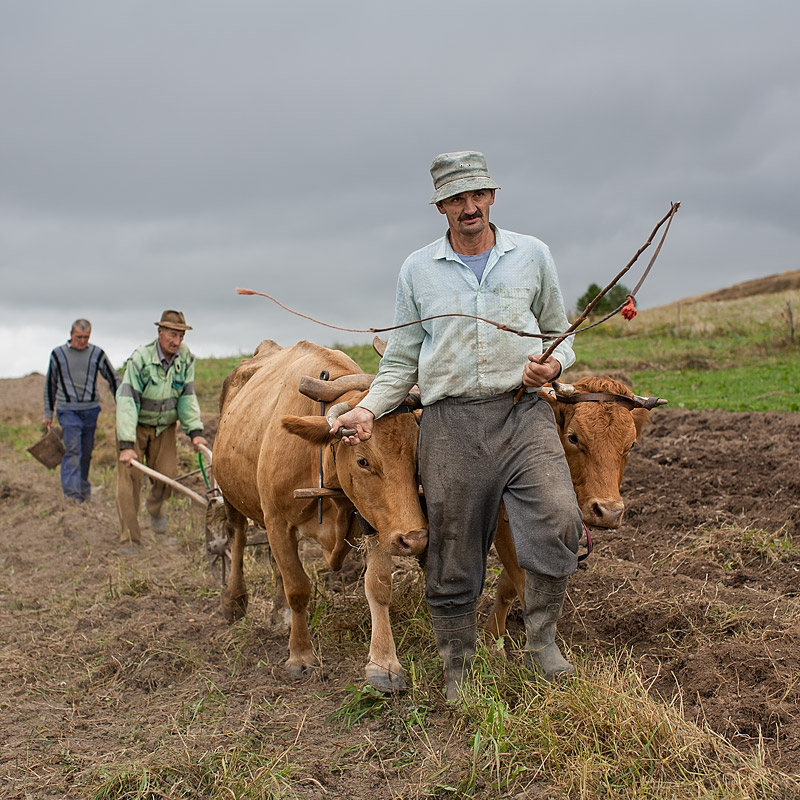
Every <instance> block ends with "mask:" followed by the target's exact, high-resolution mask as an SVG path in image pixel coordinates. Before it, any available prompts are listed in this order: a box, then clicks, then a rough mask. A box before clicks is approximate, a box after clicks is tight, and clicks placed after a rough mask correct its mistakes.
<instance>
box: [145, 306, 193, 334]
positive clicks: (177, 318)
mask: <svg viewBox="0 0 800 800" xmlns="http://www.w3.org/2000/svg"><path fill="white" fill-rule="evenodd" d="M153 324H154V325H158V327H159V328H169V329H170V330H173V331H190V330H192V326H191V325H187V324H186V317H184V316H183V311H173V310H172V309H171V308H168V309H167V310H166V311H164V312H163V313H162V314H161V320H160V321H159V322H154V323H153Z"/></svg>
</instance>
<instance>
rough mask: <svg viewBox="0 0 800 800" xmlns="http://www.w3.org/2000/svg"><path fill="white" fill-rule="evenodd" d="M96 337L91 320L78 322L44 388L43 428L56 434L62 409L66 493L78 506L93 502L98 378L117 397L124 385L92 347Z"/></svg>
mask: <svg viewBox="0 0 800 800" xmlns="http://www.w3.org/2000/svg"><path fill="white" fill-rule="evenodd" d="M91 334H92V325H91V323H90V322H89V320H86V319H76V320H75V322H73V323H72V329H71V330H70V338H69V341H68V342H67V343H66V344H62V345H60V346H59V347H56V348H55V350H53V352H52V353H50V364H49V366H48V368H47V377H46V378H45V383H44V415H43V417H42V424H43V425H44V429H45V431H47V430H49V429H50V425H51V424H52V421H53V409H54V408H55V407H56V405H58V412H57V413H58V421H59V423H61V429H62V431H63V433H64V448H65V451H66V452H65V453H64V458H63V459H62V460H61V488H62V489H63V491H64V496H65V497H68V498H70V499H72V500H75V502H77V503H83V502H84V500H89V499H90V498H91V495H92V487H91V484H90V483H89V464H90V462H91V460H92V449H93V448H94V432H95V428H96V427H97V416H98V414H99V413H100V393H99V391H98V388H97V377H98V375H102V376H103V377H104V378H105V380H106V381H107V382H108V388H109V389H110V390H111V394H112V395H116V393H117V388H118V387H119V385H120V382H121V381H120V377H119V375H118V374H117V372H116V370H115V369H114V367H112V366H111V362H110V361H109V360H108V357H107V356H106V354H105V353H104V352H103V351H102V350H101V349H100V348H99V347H97V346H96V345H93V344H89V337H90V336H91Z"/></svg>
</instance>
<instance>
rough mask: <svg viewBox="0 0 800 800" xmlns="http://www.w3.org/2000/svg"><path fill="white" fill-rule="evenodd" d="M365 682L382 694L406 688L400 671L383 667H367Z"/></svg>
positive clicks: (397, 691) (394, 692) (401, 690)
mask: <svg viewBox="0 0 800 800" xmlns="http://www.w3.org/2000/svg"><path fill="white" fill-rule="evenodd" d="M367 683H368V684H369V685H370V686H371V687H372V688H373V689H377V690H378V691H379V692H383V693H384V694H398V693H399V692H405V691H406V689H408V684H407V683H406V679H405V676H404V675H403V673H402V671H400V672H391V671H389V670H383V669H375V668H373V669H367Z"/></svg>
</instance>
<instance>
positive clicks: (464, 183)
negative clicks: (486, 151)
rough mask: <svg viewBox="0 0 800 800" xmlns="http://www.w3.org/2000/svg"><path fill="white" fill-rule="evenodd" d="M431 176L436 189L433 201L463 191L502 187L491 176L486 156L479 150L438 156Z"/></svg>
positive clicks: (434, 161)
mask: <svg viewBox="0 0 800 800" xmlns="http://www.w3.org/2000/svg"><path fill="white" fill-rule="evenodd" d="M431 177H432V178H433V188H434V189H435V191H434V193H433V197H431V203H438V202H439V201H440V200H445V199H446V198H448V197H452V196H453V195H455V194H461V192H474V191H477V190H478V189H499V188H500V187H499V186H498V185H497V184H496V183H495V182H494V181H493V180H492V179H491V178H490V177H489V169H488V167H487V166H486V158H485V157H484V155H483V153H479V152H478V151H477V150H462V151H460V152H458V153H442V154H441V155H438V156H436V158H434V159H433V163H432V164H431Z"/></svg>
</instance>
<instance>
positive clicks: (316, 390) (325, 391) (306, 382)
mask: <svg viewBox="0 0 800 800" xmlns="http://www.w3.org/2000/svg"><path fill="white" fill-rule="evenodd" d="M374 379H375V376H374V375H367V374H365V373H361V372H360V373H356V374H355V375H342V376H341V377H339V378H335V379H334V380H332V381H323V380H320V379H319V378H312V377H310V376H309V375H304V376H303V377H302V378H300V387H299V390H298V391H299V392H300V394H302V395H305V396H306V397H309V398H310V399H311V400H316V401H317V402H319V403H332V402H333V401H334V400H338V398H340V397H341V396H342V395H343V394H344V393H345V392H351V391H354V390H358V391H360V392H363V391H365V390H366V389H369V387H370V384H371V383H372V381H373V380H374Z"/></svg>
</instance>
